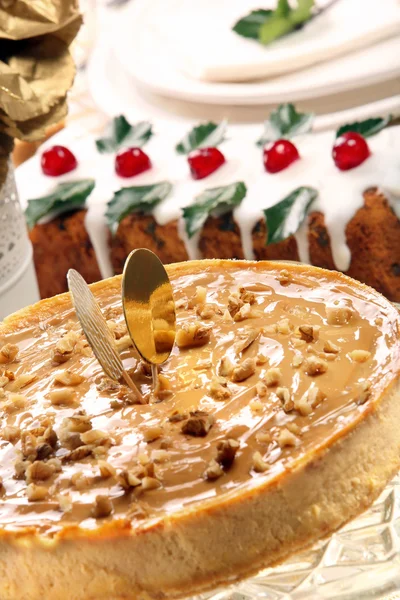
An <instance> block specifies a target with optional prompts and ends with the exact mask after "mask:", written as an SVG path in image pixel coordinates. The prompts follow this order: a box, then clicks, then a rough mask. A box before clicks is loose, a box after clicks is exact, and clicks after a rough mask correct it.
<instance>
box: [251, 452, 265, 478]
mask: <svg viewBox="0 0 400 600" xmlns="http://www.w3.org/2000/svg"><path fill="white" fill-rule="evenodd" d="M268 468H269V464H268V463H267V462H265V460H264V459H263V457H262V456H261V454H260V452H258V451H257V452H254V454H253V469H254V470H255V472H256V473H264V471H266V470H267V469H268Z"/></svg>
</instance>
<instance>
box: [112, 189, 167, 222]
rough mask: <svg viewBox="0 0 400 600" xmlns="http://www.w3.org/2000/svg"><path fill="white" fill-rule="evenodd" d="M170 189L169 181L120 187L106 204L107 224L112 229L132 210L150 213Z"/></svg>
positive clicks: (132, 211)
mask: <svg viewBox="0 0 400 600" xmlns="http://www.w3.org/2000/svg"><path fill="white" fill-rule="evenodd" d="M171 190H172V184H171V183H169V181H160V182H159V183H154V184H152V185H138V186H132V187H123V188H121V189H120V190H118V191H117V192H115V194H114V197H113V198H112V199H111V200H110V202H108V204H107V212H106V219H107V223H108V226H109V227H110V229H111V230H113V229H114V227H115V226H116V225H118V223H119V222H120V221H122V219H123V218H124V217H126V216H127V215H129V214H131V213H134V212H141V213H151V211H152V210H153V208H155V207H156V206H157V204H159V203H160V202H162V200H164V199H165V198H166V197H167V196H168V195H169V194H170V193H171Z"/></svg>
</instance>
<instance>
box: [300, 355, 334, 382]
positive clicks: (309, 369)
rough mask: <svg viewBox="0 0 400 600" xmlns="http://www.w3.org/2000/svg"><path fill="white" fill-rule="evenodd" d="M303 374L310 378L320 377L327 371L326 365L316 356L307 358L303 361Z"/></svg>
mask: <svg viewBox="0 0 400 600" xmlns="http://www.w3.org/2000/svg"><path fill="white" fill-rule="evenodd" d="M304 362H305V369H304V370H305V372H306V373H307V375H310V376H311V377H315V376H317V375H322V374H323V373H326V372H327V370H328V363H327V362H326V361H325V360H323V359H322V358H318V356H308V357H307V358H306V359H305V361H304Z"/></svg>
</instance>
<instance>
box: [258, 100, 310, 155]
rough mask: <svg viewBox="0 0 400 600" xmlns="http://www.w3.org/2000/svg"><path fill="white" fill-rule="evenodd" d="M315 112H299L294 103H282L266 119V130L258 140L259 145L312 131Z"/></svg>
mask: <svg viewBox="0 0 400 600" xmlns="http://www.w3.org/2000/svg"><path fill="white" fill-rule="evenodd" d="M313 121H314V113H300V112H297V110H296V109H295V107H294V105H293V104H280V105H279V106H278V108H277V109H276V110H274V111H272V112H271V114H270V117H269V119H268V120H267V121H264V132H263V134H262V136H261V138H260V139H259V140H258V141H257V145H258V146H264V145H265V144H267V143H268V142H274V141H276V140H279V139H281V138H292V137H294V136H296V135H300V134H303V133H308V132H309V131H311V128H312V124H313Z"/></svg>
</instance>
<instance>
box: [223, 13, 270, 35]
mask: <svg viewBox="0 0 400 600" xmlns="http://www.w3.org/2000/svg"><path fill="white" fill-rule="evenodd" d="M273 12H274V11H273V10H264V9H262V8H260V9H259V10H252V11H251V13H249V14H248V15H246V16H245V17H243V18H242V19H239V21H237V22H236V23H235V25H234V26H233V27H232V29H233V31H234V32H235V33H238V34H239V35H241V36H243V37H246V38H251V39H254V40H258V37H259V32H260V28H261V25H263V24H264V23H265V21H267V20H268V18H269V17H270V16H271V15H272V14H273Z"/></svg>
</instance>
